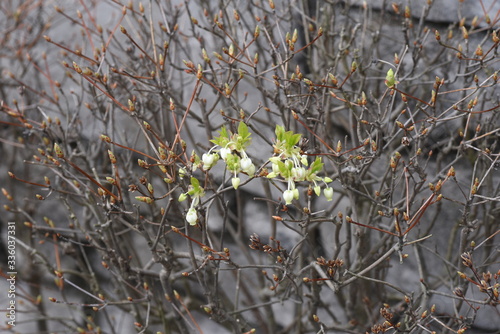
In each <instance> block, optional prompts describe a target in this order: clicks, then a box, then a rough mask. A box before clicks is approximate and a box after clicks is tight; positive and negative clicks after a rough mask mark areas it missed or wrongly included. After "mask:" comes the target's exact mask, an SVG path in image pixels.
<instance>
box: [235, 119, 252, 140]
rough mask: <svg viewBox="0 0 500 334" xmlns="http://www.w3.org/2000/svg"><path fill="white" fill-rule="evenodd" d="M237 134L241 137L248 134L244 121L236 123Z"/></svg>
mask: <svg viewBox="0 0 500 334" xmlns="http://www.w3.org/2000/svg"><path fill="white" fill-rule="evenodd" d="M238 134H239V135H240V136H241V137H242V138H243V139H246V138H248V137H249V136H250V132H249V131H248V126H247V125H246V124H245V122H240V124H239V125H238Z"/></svg>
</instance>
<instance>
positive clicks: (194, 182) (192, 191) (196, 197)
mask: <svg viewBox="0 0 500 334" xmlns="http://www.w3.org/2000/svg"><path fill="white" fill-rule="evenodd" d="M188 195H189V196H190V197H191V206H190V207H189V210H188V212H187V214H186V221H187V222H188V223H189V224H190V225H196V222H197V221H198V212H197V211H196V206H197V205H198V204H199V203H200V198H201V197H203V196H204V195H205V190H204V189H203V188H202V187H201V186H200V181H198V179H196V178H194V177H191V184H190V185H189V189H188V191H187V192H185V193H182V194H181V195H180V196H179V202H182V201H185V200H186V198H187V196H188Z"/></svg>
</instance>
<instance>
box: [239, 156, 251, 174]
mask: <svg viewBox="0 0 500 334" xmlns="http://www.w3.org/2000/svg"><path fill="white" fill-rule="evenodd" d="M240 166H241V170H243V171H244V172H246V171H247V170H248V169H249V168H250V166H252V159H250V158H248V157H246V158H243V159H241V161H240Z"/></svg>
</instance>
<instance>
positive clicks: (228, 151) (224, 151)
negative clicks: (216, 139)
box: [219, 147, 231, 160]
mask: <svg viewBox="0 0 500 334" xmlns="http://www.w3.org/2000/svg"><path fill="white" fill-rule="evenodd" d="M219 154H220V157H221V158H222V159H223V160H226V158H227V156H228V155H229V154H231V149H229V148H226V147H224V148H221V149H220V151H219Z"/></svg>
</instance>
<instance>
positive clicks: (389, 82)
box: [385, 68, 398, 88]
mask: <svg viewBox="0 0 500 334" xmlns="http://www.w3.org/2000/svg"><path fill="white" fill-rule="evenodd" d="M397 83H398V82H397V81H396V77H395V76H394V71H393V70H392V68H390V69H389V71H387V75H386V76H385V85H386V86H387V87H389V88H393V87H394V86H395V85H396V84H397Z"/></svg>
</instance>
